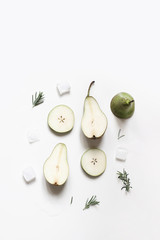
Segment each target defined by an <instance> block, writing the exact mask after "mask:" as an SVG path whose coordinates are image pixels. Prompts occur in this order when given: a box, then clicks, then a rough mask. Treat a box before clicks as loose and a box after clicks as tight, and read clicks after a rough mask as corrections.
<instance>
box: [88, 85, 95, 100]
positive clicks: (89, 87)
mask: <svg viewBox="0 0 160 240" xmlns="http://www.w3.org/2000/svg"><path fill="white" fill-rule="evenodd" d="M94 83H95V81H92V82H91V83H90V85H89V88H88V94H87V97H89V95H90V90H91V87H92V85H93V84H94Z"/></svg>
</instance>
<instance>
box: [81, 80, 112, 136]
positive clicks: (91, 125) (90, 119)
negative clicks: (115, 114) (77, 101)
mask: <svg viewBox="0 0 160 240" xmlns="http://www.w3.org/2000/svg"><path fill="white" fill-rule="evenodd" d="M93 83H94V81H93V82H91V84H90V86H89V89H88V94H87V97H86V98H85V101H84V112H83V117H82V121H81V128H82V131H83V133H84V135H85V136H86V137H87V138H93V139H94V138H100V137H102V136H103V134H104V133H105V131H106V129H107V125H108V121H107V117H106V115H105V114H104V113H103V112H102V110H101V109H100V106H99V104H98V102H97V101H96V99H95V98H94V97H92V96H90V95H89V94H90V89H91V86H92V85H93Z"/></svg>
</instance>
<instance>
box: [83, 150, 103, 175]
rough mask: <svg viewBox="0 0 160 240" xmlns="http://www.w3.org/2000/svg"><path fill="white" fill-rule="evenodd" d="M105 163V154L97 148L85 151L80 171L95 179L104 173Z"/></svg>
mask: <svg viewBox="0 0 160 240" xmlns="http://www.w3.org/2000/svg"><path fill="white" fill-rule="evenodd" d="M106 163H107V158H106V154H105V153H104V152H103V151H102V150H100V149H97V148H93V149H89V150H87V151H86V152H85V153H84V154H83V155H82V158H81V167H82V169H83V170H84V171H85V172H86V173H87V174H88V175H90V176H93V177H97V176H99V175H101V174H102V173H103V172H104V171H105V169H106Z"/></svg>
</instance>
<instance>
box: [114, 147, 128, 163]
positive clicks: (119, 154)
mask: <svg viewBox="0 0 160 240" xmlns="http://www.w3.org/2000/svg"><path fill="white" fill-rule="evenodd" d="M127 153H128V152H127V149H125V148H118V149H117V151H116V159H117V160H120V161H125V160H126V158H127Z"/></svg>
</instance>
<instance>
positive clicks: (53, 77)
mask: <svg viewBox="0 0 160 240" xmlns="http://www.w3.org/2000/svg"><path fill="white" fill-rule="evenodd" d="M159 12H160V3H159V1H158V0H157V1H156V0H152V1H151V0H150V1H148V0H147V1H144V0H134V1H130V0H118V1H115V0H110V1H108V0H107V1H104V0H97V1H94V0H92V1H91V0H81V1H75V0H72V1H71V0H65V1H63V0H61V1H55V0H52V1H47V0H46V1H41V0H39V1H38V0H37V1H36V0H28V1H24V0H19V1H18V0H14V1H7V0H1V1H0V83H1V85H0V86H1V87H0V90H1V91H0V111H1V117H0V122H1V124H0V161H1V164H0V192H1V194H0V224H1V230H0V239H3V240H9V239H13V240H28V239H29V240H44V239H47V240H53V239H57V240H61V239H69V240H75V239H76V240H82V239H84V240H85V239H87V240H88V239H89V240H97V239H100V240H106V239H108V240H128V239H130V240H142V239H145V240H151V239H152V240H157V239H159V238H160V228H159V218H160V207H159V206H160V180H159V174H160V170H159V169H160V154H159V147H160V146H159V142H160V140H159V136H160V92H159V80H160V70H159V68H160V31H159V29H160V24H159V23H160V14H159ZM61 80H68V81H69V82H70V84H71V93H70V94H69V95H65V96H62V97H60V96H59V95H58V92H57V90H56V84H57V82H59V81H61ZM92 80H95V81H96V83H95V85H94V86H93V88H92V90H91V95H93V96H94V97H95V98H96V99H97V101H98V102H99V104H100V106H101V108H102V110H103V111H104V112H105V114H106V115H107V118H108V129H107V131H106V134H105V135H104V137H103V139H102V140H101V141H87V140H86V138H85V137H84V136H83V134H82V132H81V129H80V122H81V117H82V112H83V101H84V99H85V96H86V93H87V88H88V85H89V83H90V82H91V81H92ZM35 91H43V92H44V93H45V102H44V104H42V105H40V106H38V107H36V108H32V103H31V95H32V94H34V93H35ZM120 91H126V92H129V93H130V94H131V95H133V97H134V98H135V101H136V111H135V114H134V116H133V117H132V118H131V119H129V120H126V121H121V120H118V119H117V118H115V117H114V116H113V114H112V113H111V111H110V101H111V99H112V97H113V96H114V95H115V94H116V93H118V92H120ZM61 103H64V104H67V105H69V106H70V107H71V108H72V109H73V111H74V113H75V119H76V121H75V127H74V129H73V131H72V132H71V133H69V134H67V135H65V136H57V135H55V134H54V133H53V132H51V131H50V130H49V128H48V126H47V121H46V120H47V115H48V112H49V111H50V110H51V109H52V108H53V107H54V106H55V105H57V104H61ZM31 128H37V129H38V130H39V132H40V134H41V138H40V141H39V142H37V143H34V144H32V145H30V144H29V143H28V141H27V137H26V135H27V131H28V130H29V129H31ZM120 128H121V129H122V133H123V134H125V137H124V138H122V139H120V140H119V141H118V140H117V134H118V130H119V129H120ZM58 142H64V143H65V144H66V145H67V148H68V161H69V165H70V175H69V178H68V181H67V183H66V184H65V185H64V187H62V188H54V187H50V186H49V185H48V184H46V182H45V180H44V177H43V171H42V170H43V163H44V161H45V160H46V158H47V157H48V156H49V155H50V153H51V151H52V149H53V147H54V146H55V145H56V144H57V143H58ZM92 146H97V147H99V148H101V149H103V150H104V151H105V152H106V155H107V169H106V171H105V173H104V174H103V175H102V176H100V177H99V178H96V179H92V178H89V177H87V176H86V175H85V174H84V173H83V171H82V170H81V167H80V158H81V155H82V154H83V152H84V151H85V150H86V149H87V148H89V147H92ZM118 146H123V147H126V148H127V149H128V152H129V153H128V158H127V161H126V162H125V163H121V162H118V161H117V160H115V151H116V149H117V147H118ZM27 166H32V167H33V168H34V170H35V172H36V176H37V179H36V181H35V182H33V183H31V184H26V183H25V182H24V180H23V177H22V171H23V169H24V168H25V167H27ZM123 168H125V169H126V170H127V171H128V172H129V174H130V175H129V176H130V178H131V183H132V186H133V189H132V190H131V192H130V193H129V194H125V191H121V190H120V188H121V186H122V185H121V182H119V181H118V180H117V176H116V172H117V170H122V169H123ZM94 194H95V195H97V198H98V200H99V201H100V205H99V206H97V207H92V208H90V209H89V210H86V211H83V210H82V209H83V207H84V203H85V201H86V199H87V198H88V197H91V196H92V195H94ZM71 196H73V204H72V205H71V206H70V199H71Z"/></svg>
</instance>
